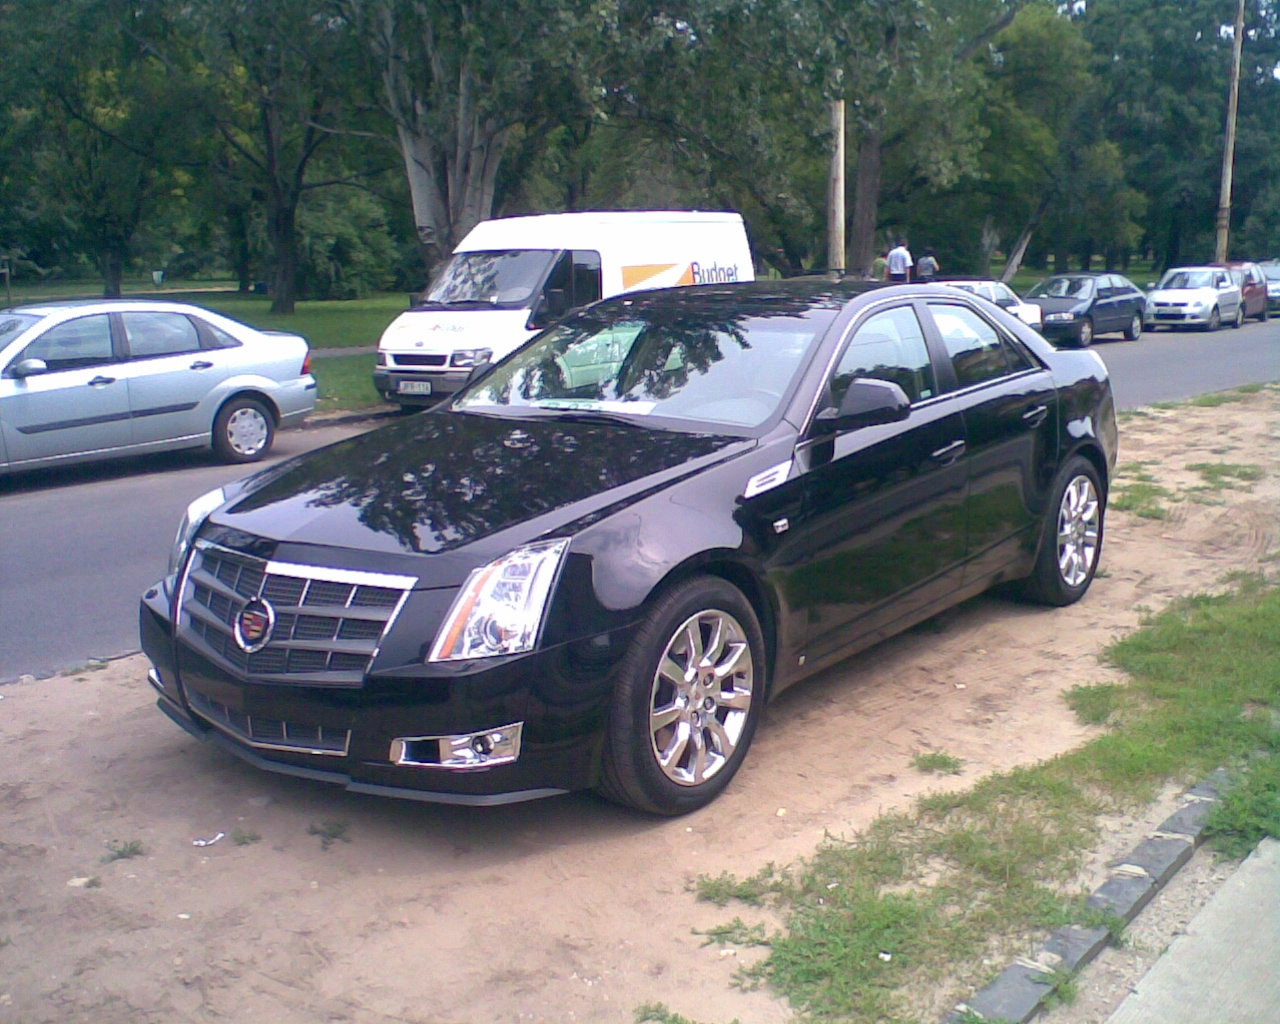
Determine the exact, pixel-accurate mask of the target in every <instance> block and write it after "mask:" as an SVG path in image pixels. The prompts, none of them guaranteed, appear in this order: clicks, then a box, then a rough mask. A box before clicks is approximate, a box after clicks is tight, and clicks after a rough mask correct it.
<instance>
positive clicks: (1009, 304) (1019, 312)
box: [938, 278, 1044, 330]
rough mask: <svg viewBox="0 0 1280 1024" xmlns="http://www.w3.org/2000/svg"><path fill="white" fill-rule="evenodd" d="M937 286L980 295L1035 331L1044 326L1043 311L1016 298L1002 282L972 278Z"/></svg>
mask: <svg viewBox="0 0 1280 1024" xmlns="http://www.w3.org/2000/svg"><path fill="white" fill-rule="evenodd" d="M938 284H945V285H950V286H951V287H952V288H963V289H964V290H965V291H967V292H972V293H973V294H974V295H980V296H981V297H982V298H984V299H986V300H987V301H988V302H994V303H995V304H996V305H997V306H999V307H1001V308H1002V309H1004V310H1007V311H1008V312H1010V313H1012V314H1013V315H1014V316H1016V317H1017V318H1018V319H1019V320H1021V321H1022V322H1023V323H1024V324H1030V325H1031V326H1032V327H1034V328H1036V330H1039V329H1040V328H1041V327H1042V326H1043V324H1044V311H1043V310H1041V308H1040V307H1039V306H1037V305H1036V304H1035V303H1034V302H1024V301H1023V300H1022V299H1020V298H1019V297H1018V294H1017V292H1015V291H1014V290H1013V289H1012V288H1010V287H1009V286H1008V285H1007V284H1005V283H1004V282H1003V281H996V280H992V279H989V278H974V279H972V280H955V279H953V280H949V281H939V282H938Z"/></svg>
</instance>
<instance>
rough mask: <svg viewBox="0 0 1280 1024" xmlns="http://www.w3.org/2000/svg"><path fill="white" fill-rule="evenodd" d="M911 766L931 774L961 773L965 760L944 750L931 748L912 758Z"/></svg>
mask: <svg viewBox="0 0 1280 1024" xmlns="http://www.w3.org/2000/svg"><path fill="white" fill-rule="evenodd" d="M911 767H912V768H914V769H915V770H916V771H918V772H927V773H928V774H930V775H959V774H960V773H961V772H962V771H963V770H964V762H963V761H961V760H960V758H958V757H955V756H953V755H951V754H948V753H947V752H946V751H944V750H929V751H926V752H925V753H923V754H916V756H915V757H913V758H912V759H911Z"/></svg>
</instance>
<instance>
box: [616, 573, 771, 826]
mask: <svg viewBox="0 0 1280 1024" xmlns="http://www.w3.org/2000/svg"><path fill="white" fill-rule="evenodd" d="M764 684H765V653H764V638H763V635H762V634H761V632H760V626H759V623H758V622H757V621H756V616H755V612H754V611H753V610H752V608H751V605H750V604H749V603H748V602H747V599H746V598H745V597H743V596H742V593H741V592H740V591H739V590H738V589H737V588H736V587H734V586H733V585H731V584H730V583H728V582H726V581H725V580H722V579H719V578H718V577H712V576H700V577H696V578H694V579H691V580H687V581H686V582H684V583H682V584H679V585H678V586H676V587H674V588H673V589H672V590H670V591H668V592H667V593H666V594H664V595H663V596H662V597H660V598H659V599H658V601H657V603H656V604H655V605H654V608H653V611H652V613H651V614H650V615H649V618H648V620H647V621H646V622H645V623H644V625H642V626H641V628H640V631H639V632H638V634H637V635H636V638H635V641H634V642H633V643H632V645H631V649H630V651H628V653H627V655H626V657H625V658H624V659H623V661H622V665H621V667H620V671H619V675H618V684H617V687H616V689H615V690H614V694H613V700H612V704H611V705H610V708H609V713H608V724H607V727H606V731H605V748H604V755H603V763H602V765H601V773H600V780H599V783H598V786H597V789H598V791H599V792H600V794H601V795H602V796H604V797H605V798H606V799H608V800H612V801H614V802H615V803H620V804H625V805H626V806H628V807H633V808H635V809H637V810H640V811H647V812H649V813H651V814H664V815H676V814H686V813H688V812H689V811H694V810H697V809H698V808H700V807H704V806H706V805H707V804H709V803H710V802H711V801H712V800H714V799H715V798H716V797H717V796H719V795H720V793H721V792H723V791H724V789H725V787H726V786H728V785H729V782H730V780H731V779H732V778H733V776H734V774H735V773H736V772H737V771H738V769H739V767H741V765H742V761H743V758H745V757H746V754H747V748H748V747H749V746H750V745H751V738H752V737H753V736H754V735H755V731H756V725H757V724H758V723H759V720H760V713H761V709H762V707H763V705H764V696H765V685H764Z"/></svg>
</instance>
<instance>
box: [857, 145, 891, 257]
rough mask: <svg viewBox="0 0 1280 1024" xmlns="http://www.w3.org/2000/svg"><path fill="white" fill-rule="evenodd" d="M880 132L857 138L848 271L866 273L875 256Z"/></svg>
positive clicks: (878, 203) (878, 205)
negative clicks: (856, 162) (856, 161)
mask: <svg viewBox="0 0 1280 1024" xmlns="http://www.w3.org/2000/svg"><path fill="white" fill-rule="evenodd" d="M883 141H884V139H883V135H882V134H881V132H880V131H879V130H878V129H875V130H867V131H864V132H863V134H862V137H861V138H860V139H859V140H858V164H857V168H856V170H855V177H854V183H853V220H852V222H851V223H850V225H849V273H850V274H851V275H855V276H862V277H865V276H866V275H867V274H869V273H870V272H871V264H872V261H873V260H874V259H875V255H876V251H875V242H876V218H877V216H878V215H879V210H880V176H881V172H882V167H881V153H880V147H881V145H882V144H883Z"/></svg>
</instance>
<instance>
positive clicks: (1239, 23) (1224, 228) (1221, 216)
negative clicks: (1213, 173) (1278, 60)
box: [1213, 0, 1244, 263]
mask: <svg viewBox="0 0 1280 1024" xmlns="http://www.w3.org/2000/svg"><path fill="white" fill-rule="evenodd" d="M1243 47H1244V0H1239V6H1238V8H1237V10H1236V32H1235V39H1234V40H1233V41H1232V47H1231V91H1230V92H1229V94H1228V97H1229V98H1228V100H1227V132H1226V136H1227V137H1226V140H1225V141H1224V142H1223V144H1222V189H1221V191H1220V192H1219V195H1218V224H1217V228H1218V237H1217V243H1216V244H1215V246H1214V249H1213V261H1214V262H1215V263H1226V262H1227V236H1228V234H1229V232H1230V229H1231V172H1232V170H1233V168H1234V165H1235V152H1236V112H1237V110H1238V109H1239V106H1240V53H1241V50H1242V49H1243Z"/></svg>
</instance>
